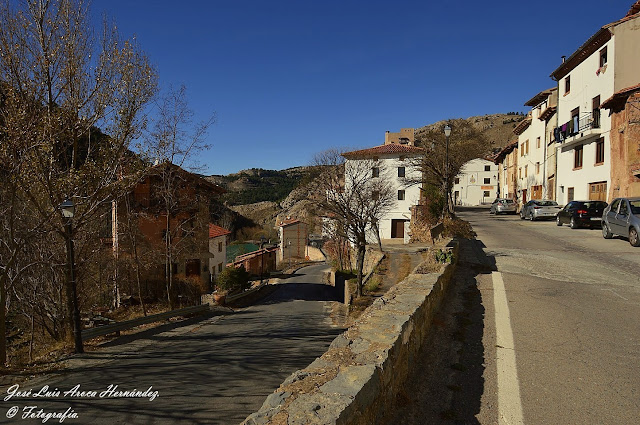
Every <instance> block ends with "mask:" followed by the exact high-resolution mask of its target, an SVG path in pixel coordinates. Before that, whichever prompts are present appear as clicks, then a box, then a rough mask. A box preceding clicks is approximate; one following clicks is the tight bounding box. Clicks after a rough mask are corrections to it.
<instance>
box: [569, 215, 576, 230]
mask: <svg viewBox="0 0 640 425" xmlns="http://www.w3.org/2000/svg"><path fill="white" fill-rule="evenodd" d="M569 227H571V228H572V229H577V228H578V223H577V222H576V219H575V218H574V217H571V222H569Z"/></svg>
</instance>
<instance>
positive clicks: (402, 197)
mask: <svg viewBox="0 0 640 425" xmlns="http://www.w3.org/2000/svg"><path fill="white" fill-rule="evenodd" d="M423 152H424V151H423V149H422V148H417V147H415V146H411V145H409V144H400V143H390V144H385V145H380V146H375V147H373V148H369V149H362V150H357V151H352V152H345V153H343V154H342V156H344V158H345V159H346V162H345V168H346V169H348V167H354V166H355V164H354V162H355V161H367V162H370V164H371V170H370V173H371V178H372V179H376V178H379V179H387V181H388V182H389V183H390V184H391V186H392V188H393V191H394V194H395V197H396V203H395V206H394V207H393V208H392V209H391V211H389V212H388V213H387V214H386V215H385V216H384V217H383V218H382V219H381V220H380V226H379V228H380V238H381V239H383V240H384V239H404V240H405V241H408V238H409V221H410V219H411V207H413V206H415V205H417V204H418V202H419V201H420V186H421V185H420V184H416V183H415V182H418V181H420V180H421V172H420V170H419V169H417V168H416V167H415V166H414V165H413V163H412V161H411V159H413V158H418V157H420V156H421V155H422V154H423Z"/></svg>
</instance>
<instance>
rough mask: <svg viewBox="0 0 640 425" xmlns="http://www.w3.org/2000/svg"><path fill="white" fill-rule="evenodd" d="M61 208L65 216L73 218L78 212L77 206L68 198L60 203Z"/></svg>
mask: <svg viewBox="0 0 640 425" xmlns="http://www.w3.org/2000/svg"><path fill="white" fill-rule="evenodd" d="M60 210H61V211H62V216H63V217H64V218H67V219H71V218H73V215H74V213H75V212H76V207H75V205H73V202H71V200H70V199H67V200H65V201H64V202H63V203H61V204H60Z"/></svg>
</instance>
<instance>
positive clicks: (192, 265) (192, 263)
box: [184, 259, 200, 276]
mask: <svg viewBox="0 0 640 425" xmlns="http://www.w3.org/2000/svg"><path fill="white" fill-rule="evenodd" d="M184 274H185V275H186V276H200V260H198V259H195V260H187V264H186V265H185V273H184Z"/></svg>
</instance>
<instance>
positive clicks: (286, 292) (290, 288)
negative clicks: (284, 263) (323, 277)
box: [257, 283, 340, 305]
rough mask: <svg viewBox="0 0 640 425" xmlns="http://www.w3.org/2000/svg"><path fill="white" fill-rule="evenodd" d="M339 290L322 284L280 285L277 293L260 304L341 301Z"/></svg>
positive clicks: (259, 303)
mask: <svg viewBox="0 0 640 425" xmlns="http://www.w3.org/2000/svg"><path fill="white" fill-rule="evenodd" d="M339 295H340V294H339V293H338V290H337V289H336V288H335V287H333V286H330V285H324V284H320V283H286V284H281V285H279V288H278V290H277V291H276V292H274V293H273V294H271V295H269V296H268V297H266V298H264V299H263V300H262V301H260V302H258V303H257V305H262V304H277V303H283V302H290V301H295V300H298V301H340V297H339Z"/></svg>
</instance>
